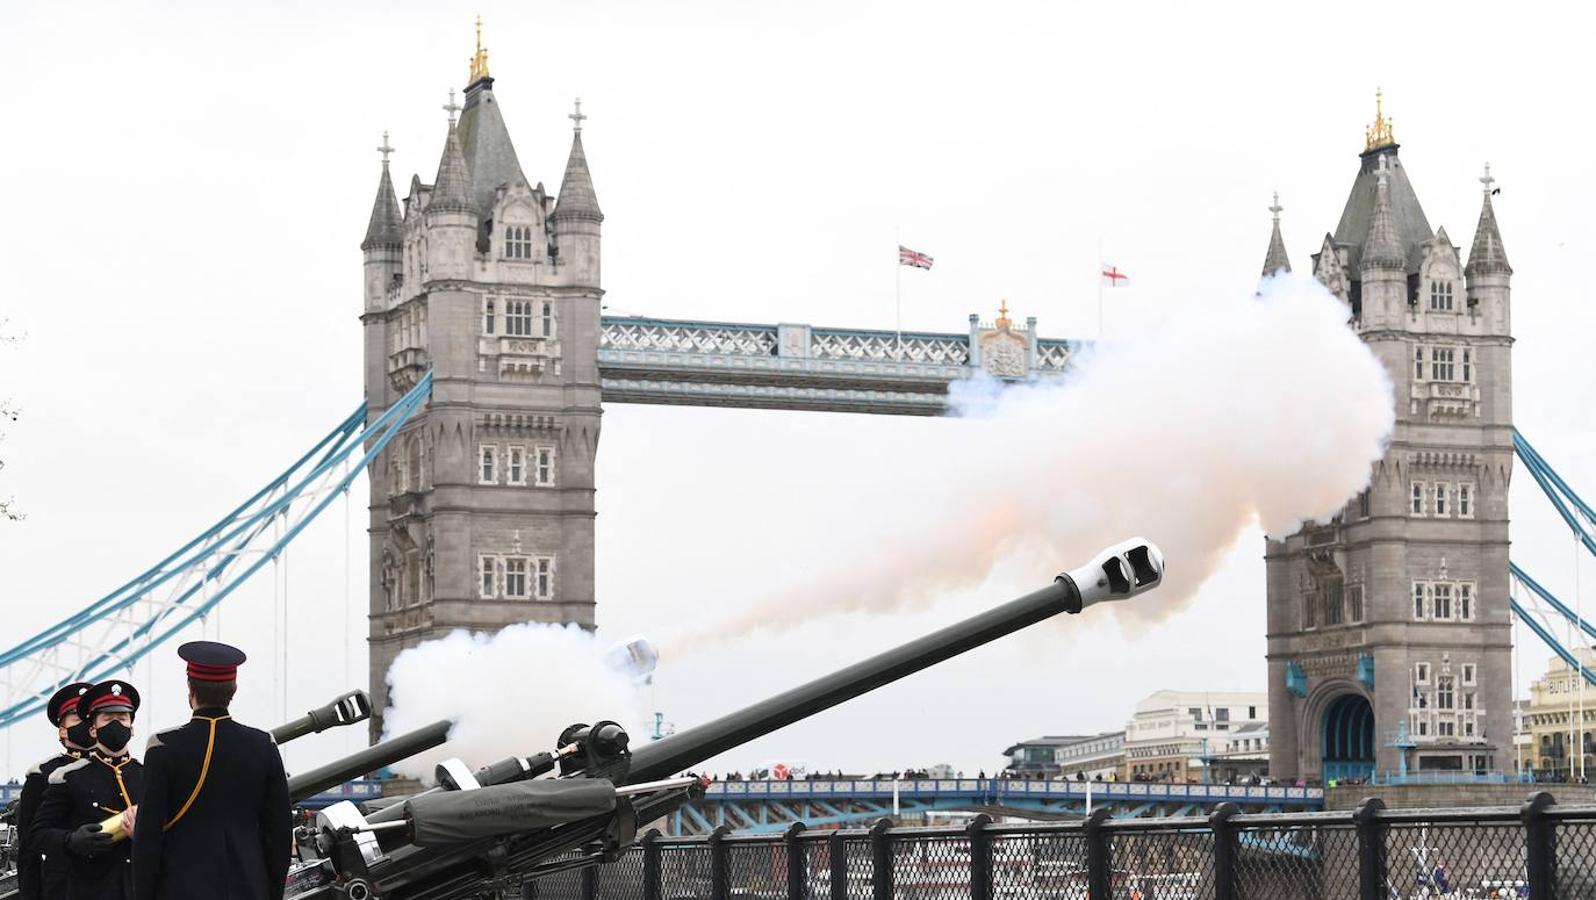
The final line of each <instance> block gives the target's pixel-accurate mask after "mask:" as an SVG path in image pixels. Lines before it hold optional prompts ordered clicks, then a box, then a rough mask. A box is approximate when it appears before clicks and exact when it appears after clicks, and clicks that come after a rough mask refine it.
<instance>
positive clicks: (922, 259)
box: [898, 244, 931, 269]
mask: <svg viewBox="0 0 1596 900" xmlns="http://www.w3.org/2000/svg"><path fill="white" fill-rule="evenodd" d="M898 265H900V266H914V267H915V268H916V269H929V268H931V257H929V256H926V255H925V254H924V253H921V252H920V251H918V250H910V249H909V248H908V247H905V246H903V245H902V244H899V245H898Z"/></svg>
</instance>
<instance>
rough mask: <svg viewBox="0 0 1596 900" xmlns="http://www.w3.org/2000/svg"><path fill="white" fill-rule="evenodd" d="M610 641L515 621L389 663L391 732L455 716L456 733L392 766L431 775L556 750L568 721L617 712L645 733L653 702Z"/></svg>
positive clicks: (615, 716)
mask: <svg viewBox="0 0 1596 900" xmlns="http://www.w3.org/2000/svg"><path fill="white" fill-rule="evenodd" d="M604 650H605V647H604V646H603V645H601V644H599V643H598V642H597V639H596V638H595V637H594V636H593V635H592V634H591V633H590V632H587V631H584V630H582V629H581V628H578V627H577V626H575V625H566V626H562V625H542V624H535V623H525V624H521V625H511V626H509V627H508V628H505V629H504V630H502V631H500V632H499V633H498V634H495V635H486V634H470V633H467V632H466V631H463V630H462V631H456V632H453V633H452V634H450V635H448V636H447V637H444V638H441V639H439V640H434V641H426V642H423V643H421V644H419V645H417V646H415V647H412V648H410V649H408V650H405V651H404V652H402V653H400V654H399V656H398V658H396V659H395V660H394V662H393V665H392V666H391V667H390V668H389V670H388V685H389V688H390V695H389V696H390V697H391V702H392V705H390V706H389V708H388V710H387V712H386V713H385V714H384V721H383V728H384V731H385V733H386V734H388V735H395V734H402V733H404V732H406V731H410V730H412V729H415V728H420V727H422V726H423V725H428V724H431V723H433V722H436V721H438V720H439V719H452V720H453V721H454V723H455V725H454V728H453V729H452V730H451V731H450V732H449V741H448V743H446V744H444V745H443V746H441V747H435V748H433V749H432V750H430V751H428V752H426V753H423V754H420V755H419V756H415V757H412V758H410V759H407V760H405V761H403V762H401V763H399V764H397V765H395V766H394V767H393V768H394V770H395V771H397V772H399V773H400V774H402V775H408V776H410V777H412V778H419V779H421V780H423V781H426V782H428V783H430V782H431V781H432V772H433V767H434V766H436V765H437V764H438V763H439V762H441V761H442V760H445V759H448V758H449V757H451V756H457V757H459V758H460V759H462V760H464V761H465V763H466V765H467V766H468V767H470V768H473V769H475V768H477V767H479V766H483V765H487V764H488V763H491V762H495V761H497V760H500V759H503V758H504V757H506V756H511V755H516V756H528V755H530V754H533V753H537V752H539V751H542V750H553V749H554V744H555V740H556V738H558V737H559V734H560V732H561V731H563V730H564V729H565V727H566V726H567V725H570V724H572V723H575V722H587V723H592V722H595V721H598V720H600V719H611V720H614V721H616V722H619V723H621V725H622V726H624V727H625V728H626V729H627V731H628V732H629V733H630V734H632V735H633V737H634V738H636V739H639V740H640V739H641V738H642V735H643V729H642V725H643V723H644V722H645V720H646V709H645V707H644V704H643V703H642V698H641V697H640V696H639V693H638V691H637V690H636V689H635V688H634V687H633V686H632V683H631V681H630V679H629V678H628V677H627V676H626V675H624V674H622V673H619V672H617V671H616V670H615V669H613V668H611V667H610V666H608V665H605V663H604V661H603V655H604Z"/></svg>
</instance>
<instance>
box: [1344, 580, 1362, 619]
mask: <svg viewBox="0 0 1596 900" xmlns="http://www.w3.org/2000/svg"><path fill="white" fill-rule="evenodd" d="M1347 621H1348V622H1362V621H1363V585H1361V584H1353V585H1348V586H1347Z"/></svg>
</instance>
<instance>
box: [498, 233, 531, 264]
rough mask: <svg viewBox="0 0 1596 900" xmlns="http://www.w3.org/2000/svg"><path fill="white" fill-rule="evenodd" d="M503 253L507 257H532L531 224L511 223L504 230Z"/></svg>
mask: <svg viewBox="0 0 1596 900" xmlns="http://www.w3.org/2000/svg"><path fill="white" fill-rule="evenodd" d="M504 255H505V257H506V258H507V259H531V258H532V226H530V225H511V226H509V227H507V228H506V229H505V230H504Z"/></svg>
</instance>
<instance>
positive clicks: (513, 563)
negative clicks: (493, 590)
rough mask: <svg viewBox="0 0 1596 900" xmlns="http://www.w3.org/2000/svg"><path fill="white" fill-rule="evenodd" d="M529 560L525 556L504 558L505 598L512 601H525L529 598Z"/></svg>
mask: <svg viewBox="0 0 1596 900" xmlns="http://www.w3.org/2000/svg"><path fill="white" fill-rule="evenodd" d="M526 576H527V558H526V557H524V556H507V557H505V558H504V596H505V597H507V598H509V599H511V600H525V599H526V598H527V581H526Z"/></svg>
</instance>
